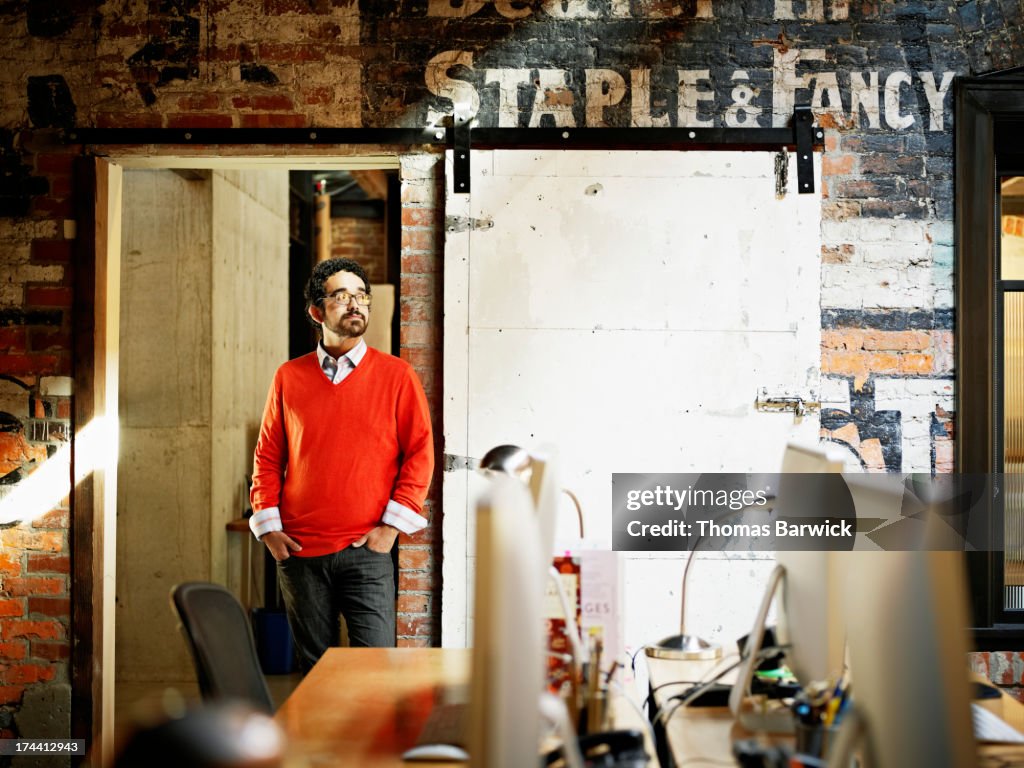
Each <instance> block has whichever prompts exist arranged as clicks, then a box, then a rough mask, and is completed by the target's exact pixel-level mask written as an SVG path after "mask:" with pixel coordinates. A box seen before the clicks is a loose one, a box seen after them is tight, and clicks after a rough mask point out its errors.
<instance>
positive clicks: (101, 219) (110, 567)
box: [69, 145, 400, 765]
mask: <svg viewBox="0 0 1024 768" xmlns="http://www.w3.org/2000/svg"><path fill="white" fill-rule="evenodd" d="M399 162H400V152H398V151H395V150H390V149H388V148H386V147H383V146H368V147H366V149H365V151H363V153H362V154H347V155H346V154H342V153H335V154H324V155H288V154H286V153H284V152H280V151H278V152H277V153H275V154H272V155H267V154H255V153H253V154H250V155H245V154H238V155H231V154H217V155H213V154H211V155H206V156H194V155H193V156H184V155H181V154H178V153H176V151H175V149H174V148H171V147H168V148H167V150H166V154H162V153H161V148H160V147H154V146H153V145H138V146H135V145H125V146H122V147H119V154H117V155H113V156H102V157H101V156H99V155H98V154H95V153H94V152H92V151H89V150H88V149H87V151H86V153H85V154H83V155H82V156H80V157H78V158H77V159H76V164H75V180H74V183H75V187H74V195H75V201H76V212H75V216H76V219H75V222H76V229H77V232H76V237H75V242H74V250H75V254H74V255H75V261H74V297H75V298H74V306H73V309H72V313H73V329H74V330H73V334H74V338H73V341H72V354H73V361H72V369H73V378H74V399H73V406H72V427H73V435H74V436H73V438H72V441H73V442H72V445H73V456H72V478H73V477H77V476H79V475H81V474H82V473H81V472H76V464H77V465H78V466H79V467H87V466H91V467H93V468H92V471H91V472H90V473H89V474H88V475H85V476H84V477H83V478H82V480H81V481H80V482H78V483H77V484H76V483H72V486H73V488H72V492H71V521H72V524H71V532H70V547H71V622H70V624H71V625H70V630H69V631H70V636H71V661H70V678H71V733H72V736H73V737H74V738H81V739H85V740H86V746H87V748H88V749H89V759H90V763H91V764H92V765H103V764H105V763H106V762H107V761H109V760H110V759H111V757H112V756H113V748H114V741H113V736H114V730H113V728H114V672H115V666H114V597H115V589H116V575H117V574H116V553H117V547H116V516H117V455H116V451H113V450H112V451H110V452H109V453H110V456H111V457H112V458H110V460H109V461H107V462H106V463H105V464H103V463H101V464H100V465H95V466H94V464H95V460H94V457H92V456H87V455H80V454H79V447H80V446H79V441H78V439H77V437H78V435H79V434H80V433H81V430H82V429H84V428H85V427H87V426H88V425H89V424H92V423H97V424H101V425H102V426H104V427H105V428H107V429H109V430H110V431H109V432H108V433H107V434H108V436H109V437H110V439H112V440H116V436H117V425H118V372H119V361H118V358H119V341H120V284H121V277H120V265H121V210H122V200H121V185H122V176H123V170H124V169H151V170H156V169H175V168H185V169H194V168H210V169H218V168H219V169H237V168H265V169H280V170H289V169H300V168H310V169H317V168H331V169H347V170H359V169H368V168H374V169H399V167H400V165H399ZM98 418H99V419H101V421H100V422H97V419H98ZM106 455H107V454H106V453H105V454H104V456H106ZM168 610H170V608H168Z"/></svg>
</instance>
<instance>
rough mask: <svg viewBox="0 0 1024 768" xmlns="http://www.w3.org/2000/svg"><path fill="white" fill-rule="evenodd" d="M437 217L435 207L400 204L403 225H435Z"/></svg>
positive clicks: (436, 224) (437, 222)
mask: <svg viewBox="0 0 1024 768" xmlns="http://www.w3.org/2000/svg"><path fill="white" fill-rule="evenodd" d="M438 219H439V216H438V211H437V209H436V208H416V207H413V206H410V205H405V206H402V226H403V227H436V226H438V224H439V221H438Z"/></svg>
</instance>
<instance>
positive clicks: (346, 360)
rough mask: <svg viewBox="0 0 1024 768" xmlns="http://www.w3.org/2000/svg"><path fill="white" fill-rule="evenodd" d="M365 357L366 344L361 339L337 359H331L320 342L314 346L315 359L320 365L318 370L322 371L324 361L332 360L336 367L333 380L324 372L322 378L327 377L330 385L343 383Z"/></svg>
mask: <svg viewBox="0 0 1024 768" xmlns="http://www.w3.org/2000/svg"><path fill="white" fill-rule="evenodd" d="M365 355H366V342H365V341H364V340H363V339H360V340H359V343H358V344H356V345H355V346H354V347H352V349H350V350H349V351H348V352H346V353H345V354H344V355H342V356H341V357H339V358H334V357H331V354H330V353H329V352H328V351H327V350H326V349H324V343H323V341H322V340H321V341H320V343H319V344H317V345H316V359H317V361H318V362H319V363H320V370H321V371H324V360H328V359H330V360H333V361H334V364H335V366H336V367H337V369H336V370H335V372H334V378H331V377H330V375H329V374H328V373H327V371H324V376H327V378H328V379H329V380H330V382H331V384H340V383H341V382H342V381H344V380H345V377H346V376H348V375H349V374H350V373H352V371H354V370H355V369H356V366H357V365H359V363H361V362H362V360H363V357H364V356H365Z"/></svg>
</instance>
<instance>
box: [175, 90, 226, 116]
mask: <svg viewBox="0 0 1024 768" xmlns="http://www.w3.org/2000/svg"><path fill="white" fill-rule="evenodd" d="M178 109H180V110H183V111H185V112H203V111H216V110H218V109H220V97H219V96H218V95H217V94H215V93H197V94H193V95H191V96H185V97H183V98H180V99H178Z"/></svg>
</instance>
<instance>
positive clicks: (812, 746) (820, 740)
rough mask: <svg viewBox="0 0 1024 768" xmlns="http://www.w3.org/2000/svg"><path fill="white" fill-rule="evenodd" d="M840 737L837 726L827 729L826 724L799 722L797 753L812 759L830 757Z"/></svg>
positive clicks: (797, 725)
mask: <svg viewBox="0 0 1024 768" xmlns="http://www.w3.org/2000/svg"><path fill="white" fill-rule="evenodd" d="M838 735H839V727H838V726H836V725H833V726H831V727H827V726H826V725H825V724H824V723H801V722H797V724H796V751H797V752H798V753H799V754H801V755H809V756H811V757H828V755H829V751H830V750H831V749H832V745H833V744H834V743H835V740H836V737H837V736H838Z"/></svg>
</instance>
